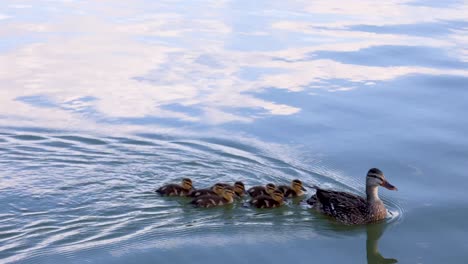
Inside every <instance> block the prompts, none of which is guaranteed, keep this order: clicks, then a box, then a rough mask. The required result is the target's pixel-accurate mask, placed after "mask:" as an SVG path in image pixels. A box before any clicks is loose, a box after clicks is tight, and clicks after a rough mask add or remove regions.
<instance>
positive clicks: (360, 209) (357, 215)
mask: <svg viewBox="0 0 468 264" xmlns="http://www.w3.org/2000/svg"><path fill="white" fill-rule="evenodd" d="M378 186H382V187H385V188H387V189H389V190H396V189H397V188H396V187H395V186H393V185H391V184H390V183H388V182H387V181H386V180H385V177H384V175H383V173H382V171H380V170H379V169H376V168H373V169H370V170H369V172H368V173H367V177H366V193H367V199H364V198H362V197H360V196H358V195H355V194H351V193H346V192H338V191H330V190H324V189H321V188H318V187H315V188H316V189H317V192H316V194H315V195H313V196H312V197H311V198H309V199H308V200H307V203H308V204H310V205H312V206H313V208H314V209H315V210H317V211H318V212H321V213H323V214H325V215H328V216H331V217H333V218H335V219H336V220H337V221H339V222H341V223H344V224H350V225H353V224H365V223H372V222H377V221H379V220H382V219H384V218H385V217H386V216H387V210H386V208H385V205H384V203H383V202H382V200H380V198H379V196H378V191H377V188H378Z"/></svg>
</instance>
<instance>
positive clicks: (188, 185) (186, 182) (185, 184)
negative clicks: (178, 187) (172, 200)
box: [182, 178, 193, 190]
mask: <svg viewBox="0 0 468 264" xmlns="http://www.w3.org/2000/svg"><path fill="white" fill-rule="evenodd" d="M182 188H184V189H185V190H191V189H192V188H193V186H192V180H191V179H189V178H184V179H182Z"/></svg>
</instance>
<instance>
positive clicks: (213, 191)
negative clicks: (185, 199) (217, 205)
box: [187, 183, 224, 197]
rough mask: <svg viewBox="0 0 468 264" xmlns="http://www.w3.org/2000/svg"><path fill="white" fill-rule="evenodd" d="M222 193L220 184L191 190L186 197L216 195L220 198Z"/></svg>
mask: <svg viewBox="0 0 468 264" xmlns="http://www.w3.org/2000/svg"><path fill="white" fill-rule="evenodd" d="M223 192H224V186H223V185H222V184H220V183H217V184H215V185H213V186H212V187H211V188H207V189H200V190H192V191H191V192H190V193H189V194H188V195H187V196H190V197H199V196H202V195H218V196H222V195H223Z"/></svg>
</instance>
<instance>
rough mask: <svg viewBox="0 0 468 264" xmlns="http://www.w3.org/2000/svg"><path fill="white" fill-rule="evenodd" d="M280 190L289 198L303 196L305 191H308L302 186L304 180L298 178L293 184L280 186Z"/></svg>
mask: <svg viewBox="0 0 468 264" xmlns="http://www.w3.org/2000/svg"><path fill="white" fill-rule="evenodd" d="M278 190H280V191H281V192H282V193H283V194H284V197H287V198H290V197H298V196H302V195H304V192H303V191H306V189H305V188H304V187H303V186H302V182H301V181H300V180H297V179H296V180H293V181H292V182H291V186H287V185H280V186H278Z"/></svg>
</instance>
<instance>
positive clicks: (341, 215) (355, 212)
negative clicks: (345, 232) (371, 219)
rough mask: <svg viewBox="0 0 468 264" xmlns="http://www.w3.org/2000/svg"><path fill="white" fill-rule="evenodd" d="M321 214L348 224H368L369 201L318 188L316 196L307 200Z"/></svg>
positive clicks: (352, 195)
mask: <svg viewBox="0 0 468 264" xmlns="http://www.w3.org/2000/svg"><path fill="white" fill-rule="evenodd" d="M307 202H308V203H309V204H312V205H313V206H314V207H315V208H316V209H317V210H319V211H320V212H322V213H324V214H326V215H328V216H331V217H333V218H335V219H336V220H338V221H340V222H343V223H346V224H357V223H364V222H367V216H368V215H369V207H368V204H367V201H366V200H365V199H364V198H362V197H360V196H358V195H354V194H351V193H347V192H337V191H329V190H323V189H319V188H317V192H316V194H315V196H312V197H311V198H310V199H309V200H307Z"/></svg>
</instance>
